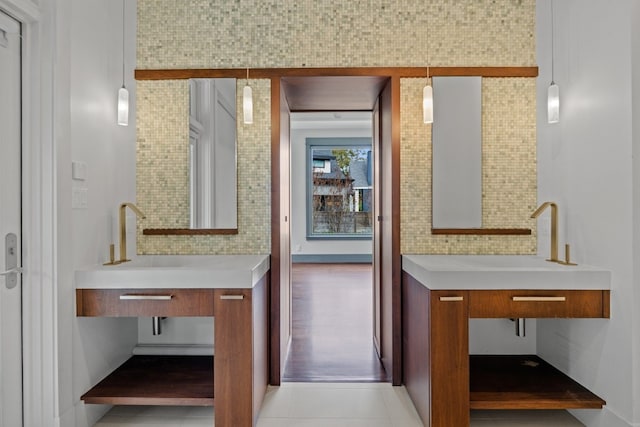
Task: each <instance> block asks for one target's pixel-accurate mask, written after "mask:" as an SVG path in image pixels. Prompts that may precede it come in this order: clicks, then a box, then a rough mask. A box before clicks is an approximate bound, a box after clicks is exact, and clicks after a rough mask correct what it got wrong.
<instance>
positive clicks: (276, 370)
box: [269, 78, 284, 385]
mask: <svg viewBox="0 0 640 427" xmlns="http://www.w3.org/2000/svg"><path fill="white" fill-rule="evenodd" d="M280 197H281V195H280V79H279V78H272V79H271V289H270V295H269V298H270V303H269V336H270V342H269V345H270V349H269V384H271V385H280V378H281V377H282V371H283V370H284V366H280Z"/></svg>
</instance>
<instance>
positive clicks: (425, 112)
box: [422, 67, 433, 123]
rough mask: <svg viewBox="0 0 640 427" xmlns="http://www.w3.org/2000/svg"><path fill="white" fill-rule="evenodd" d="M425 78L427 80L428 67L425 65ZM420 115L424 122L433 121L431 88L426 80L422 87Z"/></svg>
mask: <svg viewBox="0 0 640 427" xmlns="http://www.w3.org/2000/svg"><path fill="white" fill-rule="evenodd" d="M427 80H429V67H427ZM422 117H423V120H424V122H425V123H433V88H432V87H431V85H430V84H429V82H428V81H427V85H426V86H425V87H424V89H422Z"/></svg>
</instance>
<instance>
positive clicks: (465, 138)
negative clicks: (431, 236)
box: [432, 77, 482, 229]
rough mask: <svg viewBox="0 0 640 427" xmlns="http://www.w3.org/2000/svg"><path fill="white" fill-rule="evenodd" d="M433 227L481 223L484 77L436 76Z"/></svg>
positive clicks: (434, 94)
mask: <svg viewBox="0 0 640 427" xmlns="http://www.w3.org/2000/svg"><path fill="white" fill-rule="evenodd" d="M433 102H434V107H433V111H434V118H433V128H432V135H433V143H432V147H433V157H432V160H433V164H432V174H433V175H432V176H433V190H432V191H433V194H432V197H433V199H432V201H433V205H432V206H433V225H432V228H434V229H470V228H481V227H482V79H481V78H480V77H434V78H433Z"/></svg>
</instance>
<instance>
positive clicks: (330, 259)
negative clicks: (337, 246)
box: [291, 254, 373, 264]
mask: <svg viewBox="0 0 640 427" xmlns="http://www.w3.org/2000/svg"><path fill="white" fill-rule="evenodd" d="M291 261H292V262H293V263H312V264H371V262H372V261H373V257H372V255H371V254H295V255H292V256H291Z"/></svg>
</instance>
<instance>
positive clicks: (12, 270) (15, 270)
mask: <svg viewBox="0 0 640 427" xmlns="http://www.w3.org/2000/svg"><path fill="white" fill-rule="evenodd" d="M10 274H22V269H21V268H19V267H14V268H10V269H9V270H7V271H3V272H2V273H0V276H8V275H10Z"/></svg>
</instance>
